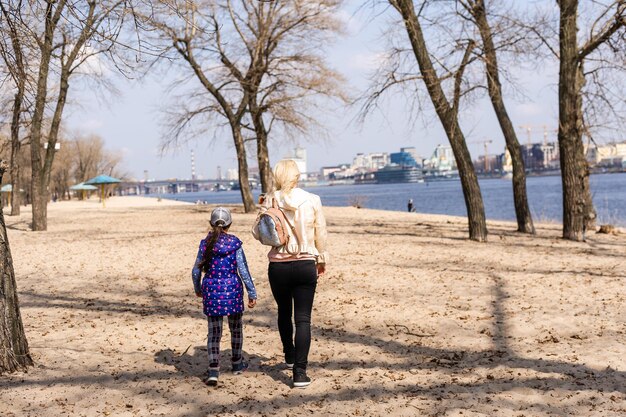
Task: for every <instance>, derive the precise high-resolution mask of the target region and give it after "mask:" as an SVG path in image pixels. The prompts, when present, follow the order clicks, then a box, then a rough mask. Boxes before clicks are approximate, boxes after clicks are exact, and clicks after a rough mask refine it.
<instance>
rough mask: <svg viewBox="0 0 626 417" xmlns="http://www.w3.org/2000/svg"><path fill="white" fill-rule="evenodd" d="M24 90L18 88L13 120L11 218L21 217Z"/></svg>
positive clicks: (14, 102)
mask: <svg viewBox="0 0 626 417" xmlns="http://www.w3.org/2000/svg"><path fill="white" fill-rule="evenodd" d="M23 98H24V89H23V88H20V87H19V86H18V89H17V93H15V98H14V100H13V117H12V119H11V167H10V173H11V185H12V187H13V192H12V193H11V216H19V215H20V204H21V194H20V186H21V184H20V148H21V144H20V113H21V111H22V100H23Z"/></svg>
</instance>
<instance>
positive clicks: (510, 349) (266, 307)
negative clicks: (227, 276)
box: [0, 197, 626, 417]
mask: <svg viewBox="0 0 626 417" xmlns="http://www.w3.org/2000/svg"><path fill="white" fill-rule="evenodd" d="M212 208H213V206H196V205H192V204H186V203H180V202H174V201H166V200H163V201H160V202H159V201H157V200H155V199H145V198H140V197H113V198H111V199H110V200H107V207H106V208H103V207H102V206H101V205H100V204H99V203H98V202H97V201H96V200H91V201H87V202H58V203H51V204H50V205H49V209H48V210H49V216H48V229H49V230H48V231H47V232H30V231H28V230H27V228H28V222H30V213H29V212H28V209H24V210H23V214H22V215H21V216H19V217H11V216H6V217H5V220H6V223H7V227H8V229H9V230H8V233H9V239H10V245H11V250H12V255H13V260H14V266H15V274H16V278H17V283H18V288H19V297H20V302H21V308H22V318H23V321H24V326H25V328H26V333H27V337H28V341H29V344H30V348H31V353H32V356H33V359H34V360H35V366H34V367H33V368H31V369H30V370H29V371H28V372H26V373H17V374H13V375H9V376H1V377H0V415H1V416H4V417H17V416H160V415H163V416H213V415H220V416H249V415H255V416H257V415H260V416H273V415H279V416H292V415H311V416H384V415H388V416H464V417H466V416H515V417H521V416H603V417H604V416H623V415H626V303H625V301H626V300H625V299H626V291H625V284H626V235H625V234H623V233H622V234H618V235H606V234H592V235H591V236H590V237H589V239H588V242H586V243H575V242H569V241H564V240H562V239H560V238H559V236H560V226H558V225H540V226H539V227H538V235H537V236H536V237H530V236H523V235H519V234H517V233H515V232H514V230H515V226H514V224H512V223H506V222H490V223H489V229H490V233H491V234H490V237H489V242H488V243H486V244H479V243H475V242H471V241H469V240H467V233H466V220H465V219H463V218H455V217H448V216H436V215H422V214H415V213H397V212H388V211H376V210H364V209H361V210H359V209H356V208H352V207H345V208H335V207H327V208H325V213H326V216H327V221H328V226H329V251H330V253H331V263H330V265H329V268H328V273H327V274H326V275H325V276H323V277H321V278H320V280H319V283H318V290H317V294H316V301H315V307H314V313H313V344H312V349H311V354H310V357H309V360H310V365H309V367H310V368H309V369H310V370H309V375H310V376H311V377H312V378H313V384H312V385H311V386H310V387H308V388H307V389H306V390H299V389H293V388H291V386H290V377H291V374H290V372H289V371H288V370H287V369H286V368H285V366H284V364H283V363H282V353H281V348H280V340H279V337H278V332H277V328H276V325H275V316H276V307H275V304H274V300H273V299H272V295H271V292H270V289H269V285H268V282H267V261H266V256H265V255H266V252H267V247H265V246H262V245H261V244H259V243H258V242H256V241H255V240H254V239H253V238H252V236H251V235H250V233H249V230H250V228H251V226H252V223H253V221H254V218H255V215H254V214H244V213H243V210H242V208H241V207H240V206H232V209H233V212H234V215H233V216H234V223H233V227H232V228H231V232H232V233H234V234H235V235H237V236H238V237H240V238H241V239H242V240H243V241H244V249H245V251H246V255H247V258H248V261H249V264H250V269H251V272H252V275H253V277H254V278H255V282H256V287H257V291H258V293H259V300H258V306H257V308H255V309H253V310H247V311H246V313H245V315H244V323H245V324H244V326H245V327H244V335H245V342H244V352H245V353H244V354H245V356H246V357H247V358H248V359H249V362H250V370H249V371H248V372H247V373H245V374H244V375H239V376H234V375H232V374H231V373H230V372H228V366H229V354H230V347H229V339H230V335H229V333H228V330H225V334H224V339H223V341H222V349H223V351H222V375H221V377H220V385H219V386H218V387H217V388H209V387H207V386H205V385H204V384H203V383H202V381H201V377H202V375H203V374H204V373H205V371H206V367H207V360H206V333H207V330H206V320H205V318H204V315H203V314H202V310H201V301H200V299H198V298H196V297H195V296H194V294H193V288H192V285H191V267H192V264H193V261H194V259H195V255H196V250H197V247H198V242H199V240H200V239H201V238H202V237H203V236H204V234H205V233H206V231H207V228H208V218H209V213H210V210H211V209H212Z"/></svg>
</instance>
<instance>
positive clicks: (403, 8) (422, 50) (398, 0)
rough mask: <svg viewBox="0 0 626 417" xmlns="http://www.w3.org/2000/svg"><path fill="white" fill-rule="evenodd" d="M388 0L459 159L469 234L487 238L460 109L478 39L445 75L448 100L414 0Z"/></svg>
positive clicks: (470, 41)
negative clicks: (449, 88) (448, 84)
mask: <svg viewBox="0 0 626 417" xmlns="http://www.w3.org/2000/svg"><path fill="white" fill-rule="evenodd" d="M389 4H391V6H393V7H394V8H395V9H396V10H397V11H398V13H400V15H401V16H402V19H403V22H404V26H405V29H406V34H407V35H408V38H409V42H410V44H411V49H412V52H413V54H414V57H415V60H416V61H417V63H418V65H419V69H420V74H421V76H420V77H413V79H416V78H419V79H421V80H422V81H423V82H424V83H425V85H426V89H427V91H428V94H429V97H430V100H431V101H432V104H433V105H434V107H435V112H436V113H437V116H438V117H439V120H440V121H441V124H442V125H443V128H444V130H445V132H446V135H447V137H448V140H449V141H450V145H451V147H452V152H453V153H454V157H455V159H456V162H457V167H458V170H459V176H460V178H461V185H462V188H463V195H464V198H465V206H466V208H467V215H468V223H469V236H470V239H472V240H476V241H479V242H484V241H486V240H487V225H486V220H485V209H484V206H483V200H482V195H481V192H480V186H479V184H478V178H477V177H476V173H475V171H474V166H473V164H472V159H471V155H470V153H469V150H468V149H467V144H466V142H465V136H464V135H463V132H462V130H461V127H460V125H459V119H458V113H459V104H460V99H461V95H462V82H463V73H464V71H465V69H466V67H467V65H468V64H469V62H470V60H471V54H472V50H473V49H474V47H475V42H474V41H473V40H469V41H468V42H466V43H465V45H464V48H463V55H462V58H461V59H460V62H459V65H458V68H457V69H456V71H452V70H448V71H447V72H448V73H447V74H446V75H445V78H448V79H450V80H451V82H452V83H453V94H452V99H451V100H449V99H448V98H447V97H446V94H445V92H444V89H443V86H442V82H443V77H440V76H439V75H438V74H437V71H436V69H435V66H434V64H433V60H432V56H433V55H432V54H431V53H430V51H429V50H428V47H427V44H426V40H425V38H424V32H423V30H422V25H421V23H420V17H419V14H418V13H416V11H415V8H414V5H413V1H412V0H389ZM425 5H426V2H424V3H422V8H421V9H420V13H421V12H422V10H423V7H425ZM393 77H394V76H393V75H392V76H391V78H392V79H391V80H390V84H388V85H391V84H394V83H395V82H396V80H394V79H393Z"/></svg>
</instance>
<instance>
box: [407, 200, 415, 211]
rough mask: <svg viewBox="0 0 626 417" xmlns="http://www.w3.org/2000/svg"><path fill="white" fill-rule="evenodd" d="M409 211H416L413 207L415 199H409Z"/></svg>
mask: <svg viewBox="0 0 626 417" xmlns="http://www.w3.org/2000/svg"><path fill="white" fill-rule="evenodd" d="M407 209H408V211H409V213H411V212H413V211H414V210H415V208H414V207H413V199H412V198H409V202H408V204H407Z"/></svg>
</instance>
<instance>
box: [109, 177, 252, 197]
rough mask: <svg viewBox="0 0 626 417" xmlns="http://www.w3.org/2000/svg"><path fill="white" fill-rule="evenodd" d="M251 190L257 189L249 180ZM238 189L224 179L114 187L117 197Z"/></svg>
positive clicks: (169, 180) (157, 181) (145, 182)
mask: <svg viewBox="0 0 626 417" xmlns="http://www.w3.org/2000/svg"><path fill="white" fill-rule="evenodd" d="M250 187H251V188H252V189H254V188H256V187H258V181H257V180H256V179H251V180H250ZM230 189H239V182H238V181H237V180H224V179H202V180H199V179H195V180H192V179H182V180H179V179H176V178H173V179H166V180H154V181H144V180H142V181H123V182H121V183H119V184H118V185H117V187H115V191H114V192H115V194H117V195H150V194H178V193H190V192H192V193H197V192H201V191H224V190H230Z"/></svg>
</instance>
